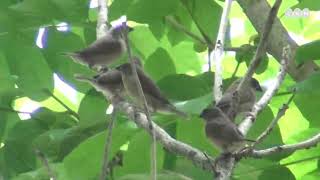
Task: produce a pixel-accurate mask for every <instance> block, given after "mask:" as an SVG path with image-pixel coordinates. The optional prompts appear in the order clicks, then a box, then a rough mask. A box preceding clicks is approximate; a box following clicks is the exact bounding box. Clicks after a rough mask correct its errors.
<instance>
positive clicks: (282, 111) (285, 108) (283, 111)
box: [253, 93, 295, 146]
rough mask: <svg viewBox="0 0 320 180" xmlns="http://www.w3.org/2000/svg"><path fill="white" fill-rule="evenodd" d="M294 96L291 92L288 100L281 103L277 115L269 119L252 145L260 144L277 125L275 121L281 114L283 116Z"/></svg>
mask: <svg viewBox="0 0 320 180" xmlns="http://www.w3.org/2000/svg"><path fill="white" fill-rule="evenodd" d="M294 96H295V93H293V94H292V96H291V97H290V99H289V100H288V102H287V103H286V104H283V105H282V107H281V108H280V109H279V111H278V113H277V116H276V117H275V118H274V119H273V120H272V121H271V123H270V124H269V126H268V127H267V129H266V130H265V131H263V132H262V133H261V135H260V136H259V137H258V138H257V139H256V142H255V143H254V144H253V146H255V145H257V144H260V143H261V142H262V141H263V140H264V139H265V138H266V137H267V136H268V135H269V134H270V133H271V131H272V130H273V128H274V127H275V126H276V125H277V123H278V121H279V120H280V118H281V117H282V116H284V114H285V113H286V111H287V110H288V108H289V105H290V103H291V102H292V100H293V98H294Z"/></svg>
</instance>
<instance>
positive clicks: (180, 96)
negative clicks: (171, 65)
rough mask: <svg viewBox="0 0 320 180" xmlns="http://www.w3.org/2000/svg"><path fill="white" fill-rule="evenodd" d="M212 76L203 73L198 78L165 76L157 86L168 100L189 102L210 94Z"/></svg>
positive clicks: (176, 75)
mask: <svg viewBox="0 0 320 180" xmlns="http://www.w3.org/2000/svg"><path fill="white" fill-rule="evenodd" d="M212 80H213V75H212V74H211V73H204V74H200V75H198V76H189V75H186V74H175V75H170V76H166V77H164V78H163V79H161V80H160V81H158V85H159V87H160V89H161V90H162V91H163V93H164V94H165V95H167V97H168V98H170V99H174V100H180V101H183V100H190V99H194V98H197V97H200V96H204V95H206V94H208V93H209V92H212V91H211V89H212Z"/></svg>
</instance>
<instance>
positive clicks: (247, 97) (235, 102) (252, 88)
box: [216, 78, 262, 121]
mask: <svg viewBox="0 0 320 180" xmlns="http://www.w3.org/2000/svg"><path fill="white" fill-rule="evenodd" d="M240 81H241V78H240V79H237V80H236V81H234V82H233V83H232V84H231V85H230V86H229V87H228V88H227V90H226V91H225V93H224V94H223V96H222V98H221V100H220V101H219V102H218V103H217V104H216V106H217V107H218V108H220V109H221V110H222V111H223V112H224V113H225V114H226V115H227V116H228V117H229V118H230V120H232V121H234V119H235V117H236V116H237V115H238V114H240V113H247V112H250V111H251V109H252V107H253V105H254V103H255V102H256V92H257V91H262V88H261V86H260V84H259V82H258V80H256V79H255V78H252V79H251V80H250V83H249V86H247V87H246V88H245V89H244V90H243V91H242V92H241V93H240V92H238V93H239V95H235V92H236V89H237V87H238V85H239V83H240Z"/></svg>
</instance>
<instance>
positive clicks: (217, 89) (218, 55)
mask: <svg viewBox="0 0 320 180" xmlns="http://www.w3.org/2000/svg"><path fill="white" fill-rule="evenodd" d="M231 4H232V0H226V1H225V5H224V8H223V12H222V16H221V20H220V25H219V31H218V36H217V40H216V44H215V47H214V50H213V51H212V52H211V55H210V56H212V57H213V59H214V62H215V73H214V87H213V94H214V99H215V102H219V101H220V99H221V97H222V92H223V90H222V79H223V77H222V73H223V69H222V60H223V53H224V49H223V47H224V40H225V35H226V31H227V26H228V17H229V13H230V9H231ZM211 59H212V58H211ZM209 60H210V58H209ZM210 64H211V63H210Z"/></svg>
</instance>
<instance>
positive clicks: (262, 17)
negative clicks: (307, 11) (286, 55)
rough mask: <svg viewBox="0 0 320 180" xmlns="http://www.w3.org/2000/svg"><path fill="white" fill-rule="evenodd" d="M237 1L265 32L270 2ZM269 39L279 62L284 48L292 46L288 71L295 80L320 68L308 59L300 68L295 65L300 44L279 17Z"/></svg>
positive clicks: (260, 31)
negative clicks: (295, 56)
mask: <svg viewBox="0 0 320 180" xmlns="http://www.w3.org/2000/svg"><path fill="white" fill-rule="evenodd" d="M237 2H238V4H239V5H240V6H241V8H242V10H243V12H244V13H245V14H246V15H247V17H248V18H249V20H250V22H251V23H252V25H253V26H254V28H255V29H256V30H257V32H258V33H260V34H261V33H262V32H263V27H264V22H266V19H267V17H268V12H269V11H270V5H269V4H268V2H267V1H266V0H259V1H248V0H237ZM269 39H271V40H270V41H268V42H267V51H268V53H269V54H271V55H272V56H273V57H275V58H276V59H277V60H278V61H279V62H281V59H282V49H283V48H284V47H287V46H289V47H290V51H291V52H292V54H291V55H290V59H292V61H290V62H289V65H288V73H289V74H290V76H291V77H292V78H293V79H294V80H296V81H302V80H304V79H306V78H307V77H308V76H309V75H310V74H312V73H313V72H315V71H316V70H318V69H319V67H318V66H317V65H316V64H315V63H314V62H313V61H308V62H307V63H305V64H304V65H303V66H301V67H299V68H298V67H297V66H296V65H295V62H294V61H293V59H294V55H295V53H296V49H297V47H298V45H297V43H296V42H294V41H293V40H292V38H291V37H290V36H289V34H288V32H287V30H286V29H285V27H284V26H283V25H282V24H281V22H280V20H279V19H278V18H277V19H275V21H274V24H273V28H272V30H271V33H270V35H269Z"/></svg>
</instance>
